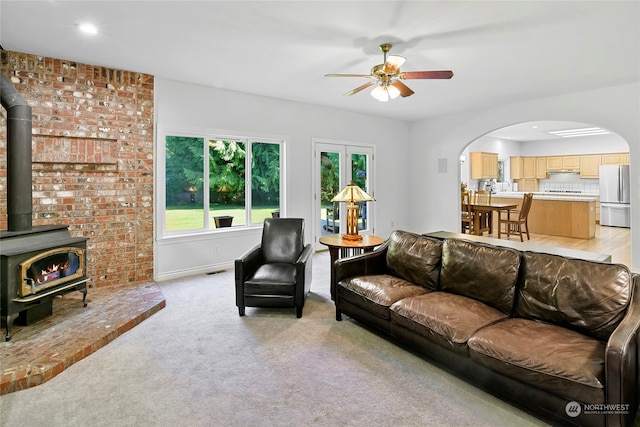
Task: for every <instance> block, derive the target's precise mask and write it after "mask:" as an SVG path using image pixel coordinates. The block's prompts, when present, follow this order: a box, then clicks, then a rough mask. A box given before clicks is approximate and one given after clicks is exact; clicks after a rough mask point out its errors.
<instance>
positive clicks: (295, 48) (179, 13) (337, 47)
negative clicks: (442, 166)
mask: <svg viewBox="0 0 640 427" xmlns="http://www.w3.org/2000/svg"><path fill="white" fill-rule="evenodd" d="M85 21H90V22H93V23H94V24H95V25H97V27H98V28H99V31H100V32H99V34H98V35H95V36H88V35H85V34H81V33H80V32H79V31H78V30H77V26H78V24H80V23H82V22H85ZM383 42H389V43H392V44H393V48H392V50H391V53H392V54H399V55H402V56H405V57H406V58H407V61H406V63H405V64H404V65H403V67H402V71H417V70H442V69H450V70H453V72H454V74H455V75H454V77H453V78H452V79H451V80H407V81H406V82H405V83H407V84H408V85H409V86H410V87H411V88H412V89H413V90H414V91H415V94H414V95H413V96H411V97H408V98H398V99H395V100H392V101H390V102H387V103H381V102H379V101H376V100H375V99H373V98H372V97H371V96H370V95H369V93H368V92H369V90H366V91H363V92H360V93H359V94H356V95H354V96H351V97H346V96H343V94H344V93H346V92H348V91H350V90H351V89H354V88H355V87H357V86H360V85H361V84H363V83H365V82H366V81H367V80H365V79H359V78H328V77H324V74H326V73H356V74H367V73H368V72H369V70H370V68H371V67H372V66H373V65H376V64H379V63H381V62H382V54H381V53H380V51H379V50H378V46H379V45H380V44H381V43H383ZM0 44H1V45H2V47H3V48H4V49H7V50H13V51H19V52H25V53H31V54H36V55H41V56H47V57H53V58H60V59H67V60H76V61H78V62H84V63H90V64H95V65H103V66H107V67H113V68H120V69H126V70H131V71H137V72H143V73H148V74H153V75H154V76H156V77H158V78H163V79H171V80H179V81H185V82H190V83H195V84H200V85H206V86H212V87H216V88H221V89H226V90H232V91H238V92H245V93H251V94H255V95H262V96H268V97H274V98H281V99H286V100H291V101H297V102H304V103H308V104H314V105H321V106H326V107H331V108H337V109H343V110H349V111H355V112H360V113H363V114H371V115H377V116H383V117H390V118H394V119H402V120H408V121H413V120H420V119H424V118H429V117H435V116H441V115H446V114H450V113H455V112H460V111H465V110H476V109H483V108H490V107H492V106H495V105H505V104H511V103H517V102H520V101H526V100H530V99H536V98H542V97H548V96H553V95H559V94H565V93H572V92H578V91H583V90H589V89H594V88H600V87H607V86H612V85H619V84H625V83H630V82H637V81H639V80H640V2H638V1H620V2H616V1H531V2H529V1H410V2H407V1H372V2H367V1H353V2H347V1H322V2H315V1H278V2H270V1H55V0H47V1H24V0H20V1H16V0H2V3H1V6H0ZM526 138H527V136H526V135H521V136H520V139H526ZM516 139H517V138H516Z"/></svg>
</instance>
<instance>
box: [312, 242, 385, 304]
mask: <svg viewBox="0 0 640 427" xmlns="http://www.w3.org/2000/svg"><path fill="white" fill-rule="evenodd" d="M319 242H320V243H321V244H323V245H325V246H327V247H328V248H329V257H330V258H331V300H332V301H335V300H336V267H335V262H336V260H337V259H338V258H344V257H348V256H353V255H358V254H361V253H363V252H371V251H373V249H374V248H375V247H376V246H379V245H381V244H382V243H383V242H384V239H383V238H382V237H378V236H373V235H371V234H365V235H363V236H362V240H355V241H354V240H345V239H343V238H342V235H341V234H332V235H330V236H324V237H321V238H320V240H319Z"/></svg>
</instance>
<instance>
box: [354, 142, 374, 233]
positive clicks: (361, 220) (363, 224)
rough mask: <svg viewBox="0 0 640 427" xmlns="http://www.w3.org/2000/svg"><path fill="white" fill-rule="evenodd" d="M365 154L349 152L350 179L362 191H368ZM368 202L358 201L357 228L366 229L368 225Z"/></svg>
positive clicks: (367, 157)
mask: <svg viewBox="0 0 640 427" xmlns="http://www.w3.org/2000/svg"><path fill="white" fill-rule="evenodd" d="M368 160H369V156H368V155H367V154H355V153H354V154H351V180H352V181H353V182H354V183H355V184H356V185H357V186H358V187H360V188H362V189H363V190H364V191H366V192H367V193H369V176H368V175H369V174H368V170H369V169H368ZM369 203H370V202H363V203H360V206H359V207H360V210H359V217H358V229H359V230H367V229H368V228H369V227H368V222H367V219H368V210H369Z"/></svg>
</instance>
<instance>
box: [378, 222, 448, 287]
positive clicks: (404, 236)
mask: <svg viewBox="0 0 640 427" xmlns="http://www.w3.org/2000/svg"><path fill="white" fill-rule="evenodd" d="M441 257H442V241H441V240H438V239H434V238H431V237H424V236H420V235H418V234H414V233H409V232H406V231H394V232H392V233H391V236H390V237H389V247H388V249H387V269H388V270H389V273H390V274H393V275H395V276H398V277H401V278H403V279H405V280H407V281H409V282H412V283H415V284H417V285H420V286H424V287H425V288H427V289H430V290H436V289H437V288H438V277H439V275H440V259H441Z"/></svg>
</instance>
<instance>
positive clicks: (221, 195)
mask: <svg viewBox="0 0 640 427" xmlns="http://www.w3.org/2000/svg"><path fill="white" fill-rule="evenodd" d="M245 145H246V144H245V143H244V142H239V141H225V140H209V211H210V215H211V221H210V222H209V223H210V224H211V228H213V227H216V228H219V227H229V226H232V225H244V224H245V223H246V207H245V157H246V148H245Z"/></svg>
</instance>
